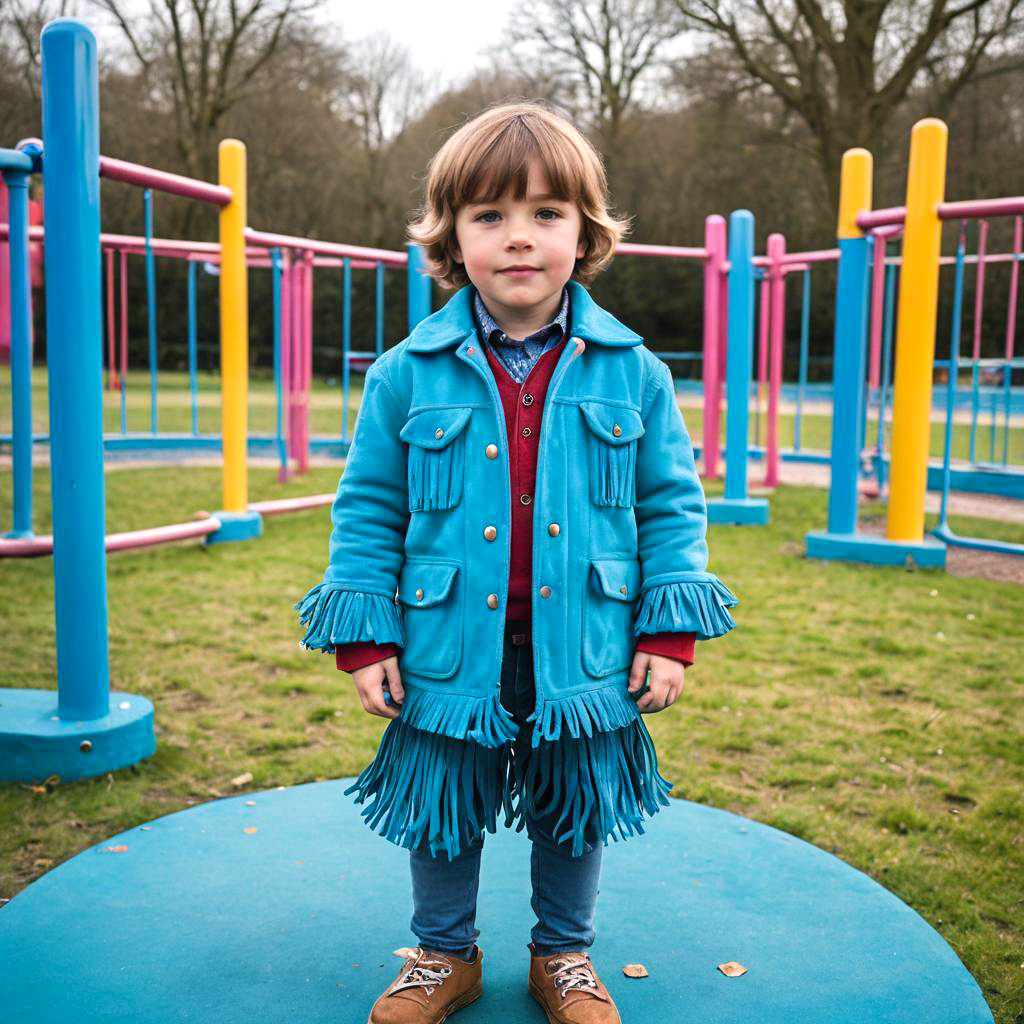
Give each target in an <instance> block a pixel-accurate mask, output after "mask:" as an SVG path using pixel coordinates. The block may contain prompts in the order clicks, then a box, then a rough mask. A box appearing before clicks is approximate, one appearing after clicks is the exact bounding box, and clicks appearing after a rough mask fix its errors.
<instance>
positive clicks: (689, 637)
mask: <svg viewBox="0 0 1024 1024" xmlns="http://www.w3.org/2000/svg"><path fill="white" fill-rule="evenodd" d="M696 639H697V634H696V633H641V634H640V636H639V637H637V641H636V650H637V651H643V652H644V653H645V654H658V655H660V656H661V657H663V658H675V659H676V660H677V661H681V662H682V663H683V664H684V665H686V666H690V665H692V664H693V656H694V650H693V649H694V643H695V641H696Z"/></svg>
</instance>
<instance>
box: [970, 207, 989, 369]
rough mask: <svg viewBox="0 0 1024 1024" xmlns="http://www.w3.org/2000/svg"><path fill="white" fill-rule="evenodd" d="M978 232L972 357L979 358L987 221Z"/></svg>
mask: <svg viewBox="0 0 1024 1024" xmlns="http://www.w3.org/2000/svg"><path fill="white" fill-rule="evenodd" d="M978 228H979V232H978V274H977V284H976V285H975V291H974V350H973V354H974V359H975V361H977V360H978V359H980V358H981V310H982V307H983V305H984V302H985V250H986V248H987V246H988V221H987V220H983V221H982V222H981V223H980V224H979V225H978Z"/></svg>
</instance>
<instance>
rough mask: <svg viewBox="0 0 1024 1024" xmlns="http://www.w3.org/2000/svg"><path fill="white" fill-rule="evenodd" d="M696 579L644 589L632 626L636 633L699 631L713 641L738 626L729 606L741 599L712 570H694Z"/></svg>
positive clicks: (700, 638)
mask: <svg viewBox="0 0 1024 1024" xmlns="http://www.w3.org/2000/svg"><path fill="white" fill-rule="evenodd" d="M692 575H693V576H694V577H695V578H694V579H684V580H678V581H675V582H668V583H663V584H659V585H656V586H653V587H650V588H649V589H647V590H645V591H643V593H642V594H641V596H640V607H639V609H638V610H637V616H636V621H635V623H634V626H633V632H634V634H635V635H636V636H637V637H639V636H640V634H641V633H662V632H675V633H696V634H697V639H698V640H710V639H712V638H713V637H716V636H722V635H723V634H724V633H728V632H729V630H731V629H735V628H736V620H735V619H733V617H732V616H731V615H730V614H729V609H730V608H733V607H735V606H736V605H738V604H739V599H738V598H737V597H736V595H735V594H733V593H732V591H730V590H729V588H728V587H727V586H726V585H725V584H724V583H722V582H721V580H719V579H718V578H717V577H715V576H713V575H712V574H711V573H709V572H702V573H693V574H692Z"/></svg>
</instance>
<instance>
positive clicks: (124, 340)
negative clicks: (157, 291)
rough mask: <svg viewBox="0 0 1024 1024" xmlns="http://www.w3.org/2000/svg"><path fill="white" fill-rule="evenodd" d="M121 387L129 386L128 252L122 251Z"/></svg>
mask: <svg viewBox="0 0 1024 1024" xmlns="http://www.w3.org/2000/svg"><path fill="white" fill-rule="evenodd" d="M119 384H120V386H121V387H128V254H127V253H126V252H122V253H121V380H120V382H119Z"/></svg>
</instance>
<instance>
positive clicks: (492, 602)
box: [487, 594, 498, 608]
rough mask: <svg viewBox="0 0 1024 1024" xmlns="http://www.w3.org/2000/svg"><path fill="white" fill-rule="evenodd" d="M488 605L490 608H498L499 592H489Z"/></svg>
mask: <svg viewBox="0 0 1024 1024" xmlns="http://www.w3.org/2000/svg"><path fill="white" fill-rule="evenodd" d="M487 607H488V608H497V607H498V595H497V594H488V595H487Z"/></svg>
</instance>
